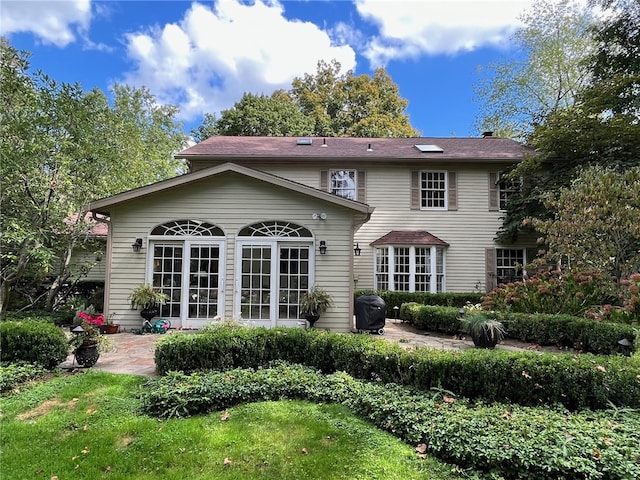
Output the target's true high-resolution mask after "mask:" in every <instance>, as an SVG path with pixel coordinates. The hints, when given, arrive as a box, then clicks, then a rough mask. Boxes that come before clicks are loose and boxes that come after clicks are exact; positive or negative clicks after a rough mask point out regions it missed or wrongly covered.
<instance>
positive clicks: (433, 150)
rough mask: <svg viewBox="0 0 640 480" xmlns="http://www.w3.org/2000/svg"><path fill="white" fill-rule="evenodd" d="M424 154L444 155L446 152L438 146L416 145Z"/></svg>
mask: <svg viewBox="0 0 640 480" xmlns="http://www.w3.org/2000/svg"><path fill="white" fill-rule="evenodd" d="M414 146H415V147H416V148H417V149H418V150H420V151H421V152H422V153H442V152H444V150H443V149H442V147H439V146H438V145H414Z"/></svg>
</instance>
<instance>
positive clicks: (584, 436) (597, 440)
mask: <svg viewBox="0 0 640 480" xmlns="http://www.w3.org/2000/svg"><path fill="white" fill-rule="evenodd" d="M145 387H146V388H144V390H143V391H142V394H141V401H142V409H143V411H144V412H145V413H147V414H149V415H153V416H158V417H161V418H170V417H176V416H190V415H195V414H199V413H207V412H213V411H220V410H223V409H227V408H229V407H232V406H234V405H236V404H238V403H243V402H250V401H253V402H255V401H262V400H270V399H300V398H302V399H306V400H309V401H312V402H316V403H317V402H321V403H326V402H335V403H340V404H342V405H344V406H347V407H349V408H350V409H351V410H352V411H353V412H355V413H356V414H358V415H360V416H361V417H362V418H365V419H367V420H368V421H370V422H372V423H373V424H374V425H377V426H378V427H379V428H382V429H384V430H388V431H389V432H391V433H393V434H394V435H395V436H397V437H399V438H401V439H402V440H404V441H405V442H407V443H410V444H413V445H419V448H420V446H422V448H424V451H426V452H429V453H433V454H435V455H436V456H438V457H439V458H442V459H444V460H446V461H449V462H451V463H455V464H456V465H460V466H463V467H467V468H468V467H471V468H474V469H477V470H480V471H482V472H485V473H492V474H493V475H501V476H502V477H501V478H508V479H511V478H513V479H518V478H527V479H549V480H551V479H554V480H555V479H558V478H564V479H574V478H575V479H579V478H587V477H589V478H608V479H618V478H620V479H623V478H633V476H634V475H635V476H637V475H638V474H640V461H639V459H638V457H637V444H638V441H640V433H639V432H640V430H639V427H640V414H638V412H628V413H626V412H625V413H622V412H620V411H616V410H614V411H607V412H585V413H573V414H568V412H566V411H564V410H562V409H557V408H552V409H549V408H547V407H544V408H531V407H520V406H517V405H504V404H494V405H485V404H483V403H476V404H471V403H470V402H468V401H466V400H464V399H461V398H456V397H455V395H453V394H452V393H451V392H446V391H443V390H442V389H434V390H431V391H429V392H420V391H416V390H413V389H411V388H407V387H402V386H399V385H397V384H389V383H384V382H364V381H361V380H356V379H354V378H352V377H351V376H350V375H348V374H345V373H343V372H336V373H334V374H331V375H326V376H325V375H321V374H319V373H318V372H316V371H314V370H312V369H310V368H308V367H303V366H300V365H291V364H285V363H276V364H273V365H270V366H269V367H268V368H262V369H234V370H231V371H227V372H221V373H194V374H191V375H184V374H181V373H171V374H169V375H166V376H164V377H162V378H158V379H151V380H150V381H149V382H148V383H147V384H146V386H145ZM613 425H615V427H613Z"/></svg>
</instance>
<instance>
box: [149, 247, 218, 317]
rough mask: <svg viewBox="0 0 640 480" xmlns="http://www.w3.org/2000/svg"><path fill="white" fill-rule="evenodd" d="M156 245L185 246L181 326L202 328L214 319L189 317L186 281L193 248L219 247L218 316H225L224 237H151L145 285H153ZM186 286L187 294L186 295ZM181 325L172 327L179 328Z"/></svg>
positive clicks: (182, 273) (187, 285)
mask: <svg viewBox="0 0 640 480" xmlns="http://www.w3.org/2000/svg"><path fill="white" fill-rule="evenodd" d="M156 244H172V245H182V246H183V258H182V271H181V272H180V273H181V275H182V279H183V282H182V285H183V288H182V293H181V295H182V297H181V299H180V319H179V321H180V325H182V326H185V327H189V328H190V327H201V326H204V325H205V324H206V323H208V322H210V321H211V320H212V319H191V318H189V316H188V312H189V295H188V291H189V284H188V282H187V283H185V282H184V280H185V279H187V278H188V277H189V265H190V260H191V246H192V245H197V246H206V247H210V246H217V247H218V248H219V251H220V256H219V258H218V262H219V263H218V271H219V273H218V308H217V312H216V314H217V315H223V314H224V305H225V276H226V275H225V272H226V251H227V242H226V239H225V238H222V237H201V236H191V235H189V236H187V235H185V236H180V235H175V236H173V235H171V236H170V235H149V237H148V240H147V252H148V254H147V269H146V273H145V283H148V284H153V261H154V247H155V245H156ZM185 285H186V294H185ZM172 318H175V317H172ZM180 325H172V326H173V327H177V326H180Z"/></svg>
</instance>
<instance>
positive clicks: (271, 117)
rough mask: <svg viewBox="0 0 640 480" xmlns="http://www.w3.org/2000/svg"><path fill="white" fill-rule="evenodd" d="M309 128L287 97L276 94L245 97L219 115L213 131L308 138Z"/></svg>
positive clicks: (286, 95) (222, 133)
mask: <svg viewBox="0 0 640 480" xmlns="http://www.w3.org/2000/svg"><path fill="white" fill-rule="evenodd" d="M312 125H313V121H312V119H310V118H308V117H306V116H305V115H304V114H303V113H302V112H301V111H300V110H299V109H298V108H297V107H296V105H295V103H294V100H293V99H292V98H291V97H290V95H289V94H288V93H287V92H284V91H282V90H277V91H275V92H274V93H272V94H271V96H270V97H267V96H266V95H254V94H252V93H245V94H244V95H243V96H242V99H241V100H240V101H239V102H236V104H235V105H234V106H233V108H231V109H228V110H223V111H222V112H221V116H220V119H218V120H216V121H215V131H216V133H217V135H234V136H267V137H295V136H302V135H309V132H310V131H311V128H312ZM204 128H206V127H204ZM203 133H204V132H203ZM205 138H206V137H205Z"/></svg>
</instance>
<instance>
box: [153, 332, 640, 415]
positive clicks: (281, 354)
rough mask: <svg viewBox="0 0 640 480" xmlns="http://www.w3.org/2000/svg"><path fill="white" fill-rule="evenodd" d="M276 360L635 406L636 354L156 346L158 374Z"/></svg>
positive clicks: (323, 336)
mask: <svg viewBox="0 0 640 480" xmlns="http://www.w3.org/2000/svg"><path fill="white" fill-rule="evenodd" d="M274 360H284V361H288V362H292V363H299V364H303V365H308V366H312V367H314V368H318V369H320V370H321V371H322V372H324V373H333V372H337V371H344V372H347V373H349V374H350V375H353V376H354V377H357V378H361V379H365V380H376V381H381V382H384V383H397V384H401V385H408V386H413V387H416V388H419V389H421V390H423V391H428V390H429V389H431V388H434V387H436V388H444V389H447V390H450V391H452V392H455V393H456V394H457V395H460V396H463V397H466V398H470V399H484V400H487V401H510V402H515V403H518V404H521V405H542V404H547V405H552V404H557V403H560V404H562V405H564V406H565V407H567V408H569V409H582V408H591V409H602V408H608V407H610V406H611V404H613V405H616V406H625V407H632V408H637V407H640V361H638V357H632V358H628V357H598V356H594V355H590V354H583V355H570V354H559V355H552V354H540V353H537V352H520V353H513V352H506V351H492V350H489V351H487V350H481V349H474V350H469V351H467V352H464V353H459V352H453V351H439V350H433V349H428V348H416V349H404V348H402V347H401V346H400V345H398V344H396V343H391V342H388V341H386V340H384V339H379V338H375V337H372V336H369V335H350V334H339V333H328V332H324V331H321V330H301V329H291V328H288V329H287V328H275V329H270V330H267V329H264V328H251V329H249V328H246V329H225V328H220V329H216V330H212V331H209V332H207V333H199V334H173V335H170V336H168V337H164V338H162V339H161V340H160V341H159V342H158V343H157V345H156V349H155V363H156V369H157V371H158V372H159V373H160V374H166V373H167V372H170V371H181V372H185V373H188V372H194V371H200V370H229V369H232V368H256V367H260V366H263V365H266V364H267V363H269V362H271V361H274Z"/></svg>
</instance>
